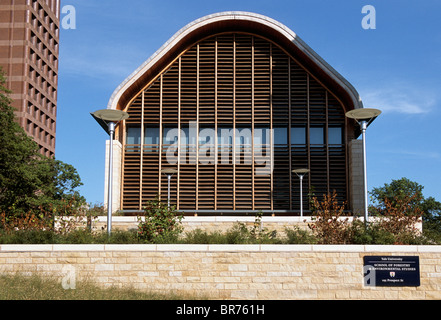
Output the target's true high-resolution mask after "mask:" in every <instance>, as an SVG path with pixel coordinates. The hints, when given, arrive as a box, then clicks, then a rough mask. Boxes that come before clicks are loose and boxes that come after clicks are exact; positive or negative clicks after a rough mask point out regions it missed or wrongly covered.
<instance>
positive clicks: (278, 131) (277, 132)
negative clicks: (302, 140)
mask: <svg viewBox="0 0 441 320" xmlns="http://www.w3.org/2000/svg"><path fill="white" fill-rule="evenodd" d="M273 137H274V144H275V145H276V144H288V128H287V127H275V128H274V134H273Z"/></svg>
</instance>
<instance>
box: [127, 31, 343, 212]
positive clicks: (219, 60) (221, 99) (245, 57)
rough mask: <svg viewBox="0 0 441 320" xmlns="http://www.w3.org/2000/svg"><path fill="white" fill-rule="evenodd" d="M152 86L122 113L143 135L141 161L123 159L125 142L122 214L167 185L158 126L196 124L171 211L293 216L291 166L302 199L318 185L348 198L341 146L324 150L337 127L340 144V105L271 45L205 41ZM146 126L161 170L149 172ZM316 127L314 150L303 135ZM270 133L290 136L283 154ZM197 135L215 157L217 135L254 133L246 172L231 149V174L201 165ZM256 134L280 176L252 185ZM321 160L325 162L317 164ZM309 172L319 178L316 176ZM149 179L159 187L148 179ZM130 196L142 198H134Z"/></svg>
mask: <svg viewBox="0 0 441 320" xmlns="http://www.w3.org/2000/svg"><path fill="white" fill-rule="evenodd" d="M213 59H214V61H212V60H213ZM157 79H158V80H156V81H153V80H152V83H151V85H149V87H146V88H145V89H144V90H143V91H142V92H141V93H140V95H139V96H138V97H135V98H134V100H133V103H131V104H130V105H129V106H128V111H129V113H130V115H131V117H130V120H129V122H128V125H132V126H133V125H134V126H136V125H139V126H140V127H141V132H142V136H141V140H142V143H141V146H139V147H138V148H137V149H136V148H135V150H137V152H140V154H138V153H137V152H132V153H131V152H128V151H127V148H126V146H125V141H123V145H124V154H123V159H124V160H123V163H124V169H123V179H124V186H123V187H122V192H123V200H122V204H123V208H132V207H133V206H134V205H136V208H140V207H141V206H142V203H143V202H144V201H146V200H149V198H150V197H151V194H152V190H153V187H152V186H154V185H157V186H158V187H159V188H158V189H159V192H160V193H161V191H163V190H162V188H164V187H165V186H166V178H164V177H163V176H161V173H160V170H161V169H163V168H164V167H167V163H166V162H165V161H166V158H165V153H164V152H163V151H165V150H163V148H164V145H163V140H164V137H163V129H164V125H170V126H173V125H176V127H177V128H178V129H182V128H184V127H186V126H187V125H188V122H189V121H196V122H197V123H198V125H197V130H196V132H197V141H196V147H197V150H196V153H195V154H194V157H195V158H196V163H195V164H194V165H193V166H191V165H189V163H187V161H189V160H190V157H191V156H192V155H185V158H184V154H183V152H184V150H183V149H182V150H181V149H179V151H178V169H179V173H178V175H176V176H174V178H173V180H174V181H173V182H172V195H173V197H176V198H175V199H173V202H174V201H176V205H177V206H178V207H179V208H180V209H183V210H191V209H194V210H197V209H210V210H212V209H214V210H220V209H230V210H231V209H250V210H251V209H256V210H257V209H260V208H264V209H266V210H268V209H270V210H275V209H284V210H294V211H297V210H298V209H299V207H298V206H299V204H298V202H297V200H296V199H297V198H298V195H297V192H298V188H297V186H296V184H295V183H296V182H297V181H298V180H297V177H296V176H293V175H292V173H291V171H292V169H294V168H295V167H296V163H298V162H296V161H299V163H301V165H302V166H308V168H310V169H311V170H312V172H311V174H310V175H308V180H307V185H304V189H306V188H311V186H312V184H313V182H314V183H315V182H317V181H318V182H319V184H320V185H321V188H322V189H323V190H324V189H325V188H326V190H329V191H332V190H331V189H333V188H337V189H339V190H340V192H341V193H342V194H344V197H347V195H348V190H347V189H346V188H347V179H348V172H347V163H346V156H345V155H347V148H346V144H347V141H345V143H343V145H342V146H341V147H338V146H330V145H329V143H328V142H329V141H328V139H329V137H328V134H327V132H328V131H329V130H328V129H329V128H330V127H331V126H342V127H343V128H344V137H345V139H347V135H346V130H347V129H346V126H347V120H346V119H345V117H344V112H343V111H342V110H343V105H342V104H341V102H339V101H337V100H338V99H337V98H334V97H333V96H332V93H331V92H328V91H327V90H326V89H325V88H324V87H323V85H322V84H320V83H319V82H318V81H317V79H315V78H314V77H313V76H312V75H310V74H309V73H308V72H307V71H306V70H305V69H304V68H303V67H302V66H301V65H299V64H298V63H297V62H296V61H295V59H294V58H292V57H290V56H288V55H287V54H286V52H285V51H283V50H281V48H280V47H278V46H277V45H275V44H274V43H272V42H269V41H267V40H265V39H263V38H260V37H258V36H251V35H249V34H234V33H231V34H222V35H218V36H216V37H212V38H207V39H204V40H202V41H201V42H198V43H197V44H195V45H194V46H193V47H191V48H189V49H188V50H187V51H186V52H185V53H183V54H182V55H180V57H177V58H176V60H175V61H174V62H171V63H170V64H169V66H168V67H167V68H165V69H164V71H163V72H162V73H161V74H160V75H159V76H158V78H157ZM149 88H152V90H151V91H149ZM311 94H313V96H312V97H311ZM323 97H325V98H323ZM323 101H324V102H323ZM140 106H141V107H140ZM158 113H159V118H158V116H157V115H158ZM320 113H321V114H320ZM320 117H322V118H323V121H322V120H320ZM287 118H288V119H287ZM311 118H313V119H312V120H311ZM321 121H322V122H321ZM150 125H152V126H154V125H158V126H159V150H158V163H157V165H156V166H154V167H152V166H151V165H150V164H151V163H154V161H155V158H154V155H153V154H151V155H147V154H146V152H147V150H148V149H147V148H149V147H148V146H147V145H144V137H143V135H144V132H145V128H147V127H148V126H150ZM313 125H316V126H317V125H321V126H323V129H324V132H325V137H326V141H325V142H326V143H324V145H323V147H322V149H320V147H318V146H314V147H313V148H311V144H310V142H311V140H310V132H309V131H310V128H311V126H313ZM277 126H279V127H282V128H284V127H286V128H287V129H288V130H287V140H288V143H287V146H286V148H285V147H284V146H280V145H279V146H275V145H274V138H275V137H274V136H273V129H274V128H275V127H277ZM293 126H298V127H305V128H306V140H307V141H306V143H305V145H304V146H295V145H293V141H292V138H291V136H292V134H291V128H292V127H293ZM204 127H208V128H212V129H214V131H215V141H214V146H215V150H217V149H218V147H219V146H218V132H219V131H218V130H219V129H220V128H231V129H236V128H237V129H243V128H246V129H251V134H252V136H251V160H252V162H251V165H245V163H242V161H244V160H245V155H242V150H244V149H236V147H235V145H234V144H233V148H231V151H230V157H231V160H230V164H228V165H226V164H221V163H219V162H220V161H219V160H220V158H219V157H218V158H217V159H216V161H218V162H217V163H215V164H214V165H211V166H210V165H209V166H207V165H203V164H200V161H199V160H200V159H201V155H200V154H199V147H200V146H199V131H200V129H201V128H204ZM257 128H268V129H269V130H270V141H269V148H270V150H269V152H270V154H271V155H274V154H275V153H277V154H276V157H275V160H276V161H278V162H277V163H278V166H277V167H276V170H275V172H271V173H270V175H269V176H268V177H266V178H265V177H260V176H257V175H256V169H257V168H258V167H261V166H259V165H257V164H256V163H255V162H256V157H257V156H256V154H255V151H256V146H255V142H256V141H255V133H256V130H257ZM124 131H125V130H124ZM232 135H233V142H234V143H235V142H236V138H238V137H236V131H235V130H233V133H232ZM122 136H124V133H123V134H122ZM123 139H125V137H123ZM181 142H183V136H181V134H180V133H179V137H178V143H179V146H180V145H181ZM132 148H133V147H132ZM276 149H277V150H276ZM312 149H314V150H312ZM320 150H322V151H320ZM186 151H188V152H189V150H186ZM312 151H314V156H313V158H314V159H312ZM239 152H240V154H239ZM320 152H322V154H320ZM239 155H240V158H239V157H238V156H239ZM138 157H139V158H138ZM321 157H322V158H323V162H320V161H322V160H320V159H322V158H321ZM236 158H237V159H236ZM184 159H185V161H184ZM236 160H238V162H236ZM324 162H326V164H325V163H324ZM313 164H314V165H315V166H316V167H318V169H319V170H313V169H314V168H311V166H312V165H313ZM131 170H132V171H133V170H136V171H138V172H139V177H134V176H133V174H132V175H131V176H130V174H131V173H130V172H131ZM156 170H158V172H157V176H156V177H157V179H153V178H152V177H153V175H156ZM320 170H321V171H322V172H321V173H320ZM287 174H288V175H287ZM150 175H151V176H150ZM311 177H313V178H311ZM175 179H176V180H175ZM304 182H306V181H304ZM276 184H277V186H276ZM343 184H346V188H345V186H344V185H343ZM175 190H176V191H175ZM135 193H136V194H138V195H139V198H138V197H134V196H133V195H134V194H135ZM304 194H305V195H306V192H304ZM317 195H318V196H319V194H317ZM124 199H126V200H127V201H126V200H124ZM304 203H305V201H304Z"/></svg>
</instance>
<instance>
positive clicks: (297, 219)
mask: <svg viewBox="0 0 441 320" xmlns="http://www.w3.org/2000/svg"><path fill="white" fill-rule="evenodd" d="M140 217H141V218H143V216H140ZM66 218H68V217H66ZM312 218H313V217H311V216H303V217H300V216H275V217H272V216H271V217H270V216H263V217H262V218H261V221H262V222H264V223H265V222H267V223H269V222H304V221H306V222H312V221H313V220H312ZM346 218H348V219H349V221H351V220H352V219H353V218H354V217H352V216H348V217H346V216H344V217H340V219H346ZM357 218H359V219H361V220H363V217H357ZM255 220H256V217H255V216H185V217H183V219H182V222H237V221H239V222H254V221H255ZM97 221H98V222H107V216H98V217H97ZM112 222H117V223H118V222H138V217H137V216H112Z"/></svg>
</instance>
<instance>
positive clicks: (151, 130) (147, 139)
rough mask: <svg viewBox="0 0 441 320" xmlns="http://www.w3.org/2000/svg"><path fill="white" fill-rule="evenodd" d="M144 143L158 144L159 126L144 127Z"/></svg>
mask: <svg viewBox="0 0 441 320" xmlns="http://www.w3.org/2000/svg"><path fill="white" fill-rule="evenodd" d="M144 131H145V134H144V144H148V145H158V144H159V128H158V127H156V128H155V127H147V128H145V130H144Z"/></svg>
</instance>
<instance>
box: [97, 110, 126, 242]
mask: <svg viewBox="0 0 441 320" xmlns="http://www.w3.org/2000/svg"><path fill="white" fill-rule="evenodd" d="M92 117H94V118H95V120H97V122H98V123H99V124H100V125H101V126H102V127H103V128H104V129H105V130H106V132H107V133H109V135H110V146H109V172H108V182H107V186H108V193H107V233H108V234H109V235H110V233H111V230H112V172H113V160H112V158H113V137H114V134H115V127H116V126H117V125H118V123H119V122H120V121H122V120H125V119H127V118H128V117H129V114H128V113H127V112H124V111H121V110H115V109H103V110H98V111H95V112H94V113H92Z"/></svg>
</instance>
